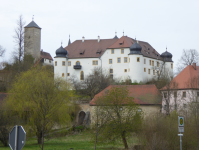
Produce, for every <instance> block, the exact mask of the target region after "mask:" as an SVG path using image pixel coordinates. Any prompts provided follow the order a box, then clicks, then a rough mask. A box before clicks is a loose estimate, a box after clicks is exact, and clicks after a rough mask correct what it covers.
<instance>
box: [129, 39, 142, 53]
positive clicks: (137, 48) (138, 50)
mask: <svg viewBox="0 0 199 150" xmlns="http://www.w3.org/2000/svg"><path fill="white" fill-rule="evenodd" d="M141 50H142V47H141V46H140V45H139V44H138V43H137V42H136V41H135V42H134V43H133V44H132V45H131V47H130V54H142V53H141Z"/></svg>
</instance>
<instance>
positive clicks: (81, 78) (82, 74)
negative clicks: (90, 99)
mask: <svg viewBox="0 0 199 150" xmlns="http://www.w3.org/2000/svg"><path fill="white" fill-rule="evenodd" d="M80 80H84V72H83V71H81V72H80Z"/></svg>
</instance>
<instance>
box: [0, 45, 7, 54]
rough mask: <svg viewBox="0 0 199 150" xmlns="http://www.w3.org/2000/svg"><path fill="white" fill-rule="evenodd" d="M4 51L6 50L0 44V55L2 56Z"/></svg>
mask: <svg viewBox="0 0 199 150" xmlns="http://www.w3.org/2000/svg"><path fill="white" fill-rule="evenodd" d="M5 51H6V50H5V49H4V48H3V47H2V46H1V45H0V57H3V55H4V53H5Z"/></svg>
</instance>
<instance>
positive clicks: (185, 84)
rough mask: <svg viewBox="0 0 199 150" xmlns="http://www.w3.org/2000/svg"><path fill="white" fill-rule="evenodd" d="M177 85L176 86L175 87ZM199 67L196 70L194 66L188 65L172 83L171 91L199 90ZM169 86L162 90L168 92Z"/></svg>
mask: <svg viewBox="0 0 199 150" xmlns="http://www.w3.org/2000/svg"><path fill="white" fill-rule="evenodd" d="M174 83H175V86H174ZM198 83H199V66H196V70H195V69H194V67H193V66H192V65H188V66H187V67H186V68H185V69H184V70H182V71H181V72H180V73H179V74H178V75H177V76H176V77H175V78H174V79H173V80H172V81H171V82H170V85H171V86H170V87H169V88H170V89H190V88H195V89H199V84H198ZM166 89H167V86H165V87H163V88H162V89H160V90H166Z"/></svg>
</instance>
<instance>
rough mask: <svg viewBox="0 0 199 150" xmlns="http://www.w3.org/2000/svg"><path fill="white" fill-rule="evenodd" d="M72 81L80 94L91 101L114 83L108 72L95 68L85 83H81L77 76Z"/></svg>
mask: <svg viewBox="0 0 199 150" xmlns="http://www.w3.org/2000/svg"><path fill="white" fill-rule="evenodd" d="M70 80H71V82H72V83H73V85H74V88H75V89H76V91H78V93H79V94H82V95H87V96H89V97H90V99H91V100H92V99H93V97H94V96H95V95H96V94H97V93H99V92H101V91H102V90H103V89H105V88H106V87H107V86H109V85H110V84H111V83H113V79H112V78H111V77H110V75H109V74H108V73H107V71H106V70H103V69H101V68H100V67H96V68H94V69H93V70H92V72H91V73H90V74H89V75H88V76H86V77H85V78H84V80H83V81H79V80H78V79H77V78H76V77H75V76H73V77H72V78H71V79H70Z"/></svg>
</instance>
